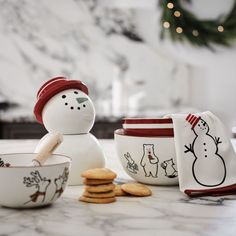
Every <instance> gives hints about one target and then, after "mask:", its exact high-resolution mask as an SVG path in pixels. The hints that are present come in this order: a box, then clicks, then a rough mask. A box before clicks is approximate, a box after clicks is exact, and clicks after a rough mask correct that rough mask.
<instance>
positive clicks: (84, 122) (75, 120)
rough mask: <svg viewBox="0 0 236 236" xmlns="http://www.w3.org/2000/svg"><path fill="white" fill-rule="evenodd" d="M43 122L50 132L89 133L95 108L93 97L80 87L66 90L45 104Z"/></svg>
mask: <svg viewBox="0 0 236 236" xmlns="http://www.w3.org/2000/svg"><path fill="white" fill-rule="evenodd" d="M42 117H43V124H44V126H45V128H46V129H47V130H48V131H49V132H50V131H51V132H53V131H54V132H59V133H62V134H81V133H88V132H89V131H90V129H91V128H92V126H93V123H94V119H95V109H94V106H93V103H92V101H91V99H90V98H89V97H88V96H87V95H86V94H85V93H83V92H82V91H80V90H78V89H68V90H64V91H62V92H60V93H58V94H56V95H55V96H54V97H52V98H51V99H50V100H49V101H48V102H47V103H46V105H45V106H44V109H43V112H42Z"/></svg>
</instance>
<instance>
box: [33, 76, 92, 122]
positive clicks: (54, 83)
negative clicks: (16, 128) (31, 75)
mask: <svg viewBox="0 0 236 236" xmlns="http://www.w3.org/2000/svg"><path fill="white" fill-rule="evenodd" d="M66 89H79V90H81V91H82V92H84V93H86V94H87V95H88V88H87V86H86V85H85V84H84V83H83V82H81V81H80V80H68V79H66V78H65V77H63V76H61V77H55V78H53V79H50V80H48V81H47V82H46V83H45V84H43V85H42V86H41V88H40V89H39V91H38V93H37V102H36V104H35V106H34V115H35V117H36V119H37V121H38V122H39V123H41V124H43V120H42V110H43V107H44V105H45V104H46V103H47V102H48V100H49V99H50V98H52V97H53V96H54V95H56V94H57V93H59V92H61V91H63V90H66Z"/></svg>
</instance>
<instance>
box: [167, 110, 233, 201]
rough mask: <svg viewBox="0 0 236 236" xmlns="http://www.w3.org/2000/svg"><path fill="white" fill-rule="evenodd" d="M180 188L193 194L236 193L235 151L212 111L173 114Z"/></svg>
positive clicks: (196, 195)
mask: <svg viewBox="0 0 236 236" xmlns="http://www.w3.org/2000/svg"><path fill="white" fill-rule="evenodd" d="M171 117H172V119H173V124H174V139H175V148H176V158H177V166H178V173H179V186H180V190H181V191H182V192H184V193H186V194H187V195H188V196H190V197H199V196H220V195H229V194H236V155H235V152H234V149H233V146H232V144H231V142H230V139H229V137H227V134H226V131H225V129H224V125H223V123H222V122H221V121H220V120H219V119H218V118H217V117H216V116H215V115H214V114H212V113H211V112H209V111H208V112H203V113H201V114H196V115H192V114H189V115H184V114H173V115H171Z"/></svg>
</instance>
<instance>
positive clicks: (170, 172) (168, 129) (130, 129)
mask: <svg viewBox="0 0 236 236" xmlns="http://www.w3.org/2000/svg"><path fill="white" fill-rule="evenodd" d="M114 136H115V143H116V150H117V154H118V157H119V159H120V161H121V164H122V166H123V168H124V170H125V171H126V173H127V174H128V175H129V176H131V177H132V178H133V179H135V180H136V181H138V182H141V183H145V184H153V185H177V184H178V172H177V163H176V154H175V146H174V130H173V122H172V119H170V118H158V119H157V118H125V119H123V129H118V130H116V131H115V133H114Z"/></svg>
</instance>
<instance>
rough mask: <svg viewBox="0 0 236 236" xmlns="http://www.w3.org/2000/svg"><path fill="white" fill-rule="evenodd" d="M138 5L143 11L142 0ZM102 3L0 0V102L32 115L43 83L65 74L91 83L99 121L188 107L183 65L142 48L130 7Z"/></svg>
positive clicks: (143, 43) (133, 8) (89, 84)
mask: <svg viewBox="0 0 236 236" xmlns="http://www.w3.org/2000/svg"><path fill="white" fill-rule="evenodd" d="M122 2H124V1H122ZM138 2H142V3H143V4H144V5H142V4H141V6H139V11H140V7H144V6H145V1H138ZM147 2H148V1H146V4H148V3H147ZM107 3H108V1H105V0H104V1H103V0H100V1H96V0H74V1H73V0H50V1H46V0H42V1H30V0H11V1H6V0H0V45H1V50H0V68H1V73H0V100H2V101H8V102H10V103H16V104H19V105H20V107H22V109H21V108H20V109H19V110H20V111H21V112H19V113H17V114H18V115H19V116H20V114H21V113H22V110H23V113H24V115H26V116H27V114H29V116H31V115H32V108H33V106H34V103H35V100H36V92H37V90H38V88H39V87H40V86H41V85H42V83H44V82H45V81H46V80H48V79H50V78H51V77H54V76H58V75H65V76H67V77H68V78H70V79H79V80H82V81H84V82H85V83H86V84H87V85H88V87H89V89H90V94H91V97H92V99H93V100H94V103H95V106H96V110H97V113H98V115H100V116H122V115H140V114H147V115H159V114H162V113H165V112H168V111H171V110H173V108H175V107H181V106H182V105H189V104H188V103H189V102H188V101H189V86H190V83H189V81H188V72H189V70H188V67H186V66H185V65H183V64H179V63H178V62H176V61H174V60H173V59H172V58H168V57H167V56H166V55H165V56H164V55H162V54H161V53H159V52H158V51H156V50H154V49H153V48H152V47H151V46H150V45H149V44H148V43H146V41H145V40H144V39H143V36H142V35H143V33H142V32H140V31H138V29H137V27H136V22H137V15H136V8H135V7H134V6H132V7H130V6H127V7H122V8H121V7H117V6H115V5H114V7H113V6H112V4H111V3H109V6H106V4H107ZM152 3H153V6H152V7H156V4H155V1H152ZM149 7H150V6H149ZM144 8H145V7H144ZM141 10H142V9H141ZM144 10H145V11H146V10H147V9H146V8H145V9H144ZM139 21H140V19H139ZM156 24H159V22H158V21H157V22H156ZM147 27H148V25H147ZM153 34H156V35H157V36H156V37H158V34H157V32H153ZM13 113H14V112H13ZM17 114H16V116H17ZM5 116H7V114H5Z"/></svg>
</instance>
